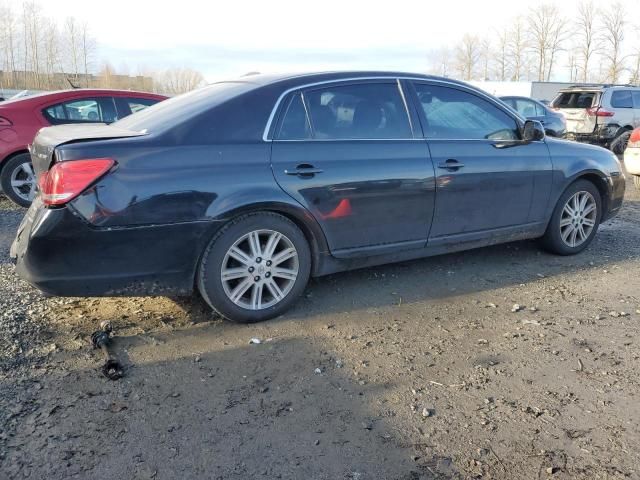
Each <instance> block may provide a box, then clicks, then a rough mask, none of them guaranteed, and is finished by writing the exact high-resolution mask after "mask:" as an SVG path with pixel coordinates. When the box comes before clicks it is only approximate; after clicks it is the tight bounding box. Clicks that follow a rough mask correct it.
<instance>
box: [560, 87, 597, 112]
mask: <svg viewBox="0 0 640 480" xmlns="http://www.w3.org/2000/svg"><path fill="white" fill-rule="evenodd" d="M597 96H598V92H581V91H571V92H561V93H560V94H559V95H558V96H557V97H556V99H555V100H554V101H553V104H552V105H553V107H555V108H591V107H593V106H594V105H595V103H596V97H597Z"/></svg>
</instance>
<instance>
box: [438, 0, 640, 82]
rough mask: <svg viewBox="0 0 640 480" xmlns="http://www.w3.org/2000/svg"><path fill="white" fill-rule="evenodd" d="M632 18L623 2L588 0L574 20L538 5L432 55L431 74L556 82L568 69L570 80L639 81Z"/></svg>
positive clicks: (638, 28)
mask: <svg viewBox="0 0 640 480" xmlns="http://www.w3.org/2000/svg"><path fill="white" fill-rule="evenodd" d="M632 19H634V17H632V16H630V15H628V12H626V11H625V8H624V6H623V5H622V4H621V3H619V2H611V3H609V2H606V3H605V2H601V3H598V4H596V3H594V2H593V0H583V1H582V2H581V3H579V4H578V6H577V8H576V9H575V10H574V11H572V12H571V17H567V16H566V15H563V14H562V12H561V11H560V9H559V8H558V7H557V6H556V5H555V4H551V3H543V4H538V5H536V6H535V7H532V8H530V9H529V10H528V12H527V13H526V14H522V15H517V16H515V17H513V18H512V19H511V20H510V21H509V22H508V25H506V26H505V28H503V29H501V30H495V31H494V32H493V33H492V34H491V35H485V36H481V35H476V34H471V33H466V34H464V35H463V36H462V38H461V39H460V41H459V42H458V43H457V45H455V47H453V48H447V47H443V48H440V49H438V50H435V51H432V52H431V53H430V55H429V70H430V73H434V74H437V75H442V76H447V77H457V78H460V79H462V80H499V81H519V80H522V81H532V80H537V81H551V80H554V79H556V78H558V74H559V72H560V70H561V69H562V68H564V70H565V72H567V71H568V75H567V74H566V73H565V74H564V75H563V76H562V78H563V79H565V80H567V79H568V80H569V81H570V82H585V83H586V82H602V83H619V82H626V81H628V82H630V83H640V25H639V24H634V23H633V20H632ZM627 37H629V38H627ZM629 39H631V42H629V41H628V40H629ZM627 43H631V44H630V45H629V46H628V45H627Z"/></svg>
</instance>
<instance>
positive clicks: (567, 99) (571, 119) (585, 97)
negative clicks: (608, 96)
mask: <svg viewBox="0 0 640 480" xmlns="http://www.w3.org/2000/svg"><path fill="white" fill-rule="evenodd" d="M599 101H600V91H598V90H569V91H565V92H560V93H559V94H558V96H557V97H556V99H555V100H554V101H553V103H552V105H553V108H554V109H556V110H558V111H560V112H562V113H563V114H564V116H565V118H566V121H567V133H568V134H590V133H593V132H594V131H595V129H596V127H597V125H598V121H597V120H598V117H597V116H596V115H593V114H592V112H591V111H590V109H591V108H593V107H597V106H598V102H599Z"/></svg>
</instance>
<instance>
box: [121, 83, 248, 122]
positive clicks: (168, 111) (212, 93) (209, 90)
mask: <svg viewBox="0 0 640 480" xmlns="http://www.w3.org/2000/svg"><path fill="white" fill-rule="evenodd" d="M256 86H257V85H256V84H254V83H250V82H220V83H213V84H211V85H208V86H206V87H202V88H199V89H197V90H193V91H191V92H189V93H185V94H183V95H178V96H177V97H173V98H170V99H168V100H165V101H164V102H160V103H156V104H155V105H153V106H151V107H149V108H145V109H144V110H141V111H139V112H136V113H134V114H133V115H129V116H128V117H125V118H123V119H122V120H119V121H117V122H115V123H113V124H112V125H114V126H116V127H119V128H125V129H127V130H133V131H135V132H143V133H156V132H161V131H165V130H167V129H168V128H171V127H173V126H176V125H178V124H181V123H183V122H184V121H185V120H188V119H190V118H193V117H194V116H195V115H198V114H200V113H202V112H204V111H206V110H209V109H210V108H212V107H215V106H217V105H220V104H222V103H224V102H226V101H227V100H230V99H232V98H234V97H236V96H238V95H240V94H242V93H245V92H248V91H249V90H252V89H254V88H256Z"/></svg>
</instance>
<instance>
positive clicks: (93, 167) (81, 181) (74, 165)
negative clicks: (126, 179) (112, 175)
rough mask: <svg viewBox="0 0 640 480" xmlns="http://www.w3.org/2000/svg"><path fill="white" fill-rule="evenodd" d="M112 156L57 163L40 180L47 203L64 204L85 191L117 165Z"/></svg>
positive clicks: (44, 199) (43, 199) (43, 198)
mask: <svg viewBox="0 0 640 480" xmlns="http://www.w3.org/2000/svg"><path fill="white" fill-rule="evenodd" d="M115 163H116V162H115V161H114V160H113V159H111V158H93V159H91V160H69V161H66V162H60V163H56V164H54V165H53V167H51V170H49V171H48V172H46V173H44V174H42V176H41V177H40V180H39V182H38V184H39V186H40V192H41V194H42V201H43V203H44V204H45V205H63V204H65V203H67V202H69V201H71V200H73V199H74V198H75V197H77V196H78V195H80V194H81V193H82V192H84V191H85V190H86V189H87V188H88V187H89V186H90V185H91V184H92V183H94V182H95V181H96V180H98V179H99V178H100V177H102V176H103V175H104V174H105V173H107V172H108V171H109V170H110V169H111V167H113V166H114V165H115Z"/></svg>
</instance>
